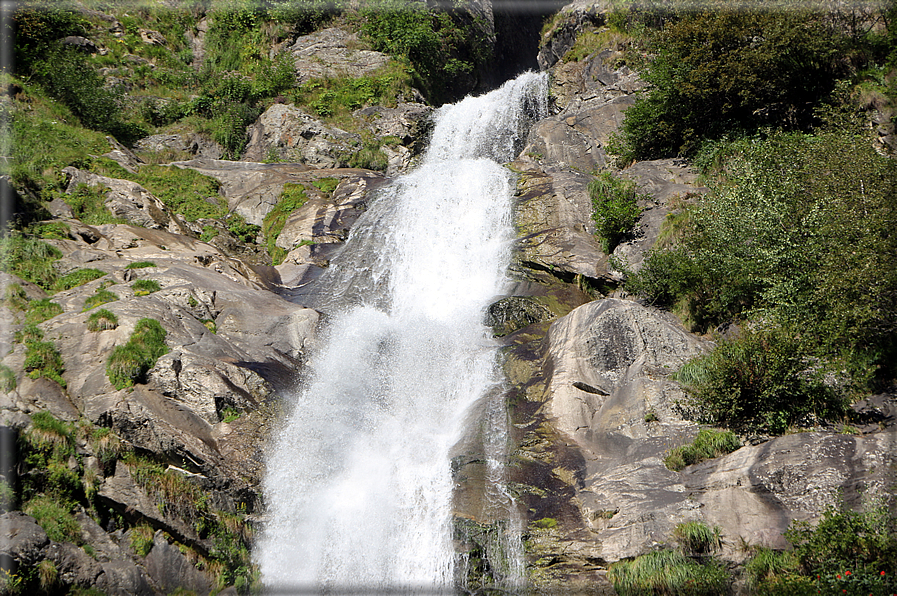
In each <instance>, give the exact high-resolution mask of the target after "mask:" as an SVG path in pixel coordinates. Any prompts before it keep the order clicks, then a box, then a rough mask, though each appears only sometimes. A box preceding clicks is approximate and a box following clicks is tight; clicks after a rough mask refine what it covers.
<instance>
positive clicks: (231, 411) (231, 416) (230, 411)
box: [221, 408, 240, 424]
mask: <svg viewBox="0 0 897 596" xmlns="http://www.w3.org/2000/svg"><path fill="white" fill-rule="evenodd" d="M221 413H222V414H223V415H224V417H223V418H222V419H221V421H222V422H224V423H225V424H230V423H231V422H233V421H234V420H236V419H238V418H239V417H240V411H239V410H237V409H235V408H224V409H223V410H221Z"/></svg>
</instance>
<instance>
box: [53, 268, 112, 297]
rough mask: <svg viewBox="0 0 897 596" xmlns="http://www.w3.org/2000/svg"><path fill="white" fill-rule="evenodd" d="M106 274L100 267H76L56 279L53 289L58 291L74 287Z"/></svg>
mask: <svg viewBox="0 0 897 596" xmlns="http://www.w3.org/2000/svg"><path fill="white" fill-rule="evenodd" d="M104 275H106V272H105V271H100V270H99V269H76V270H74V271H72V272H71V273H67V274H65V275H63V276H62V277H60V278H59V279H57V280H56V283H55V284H53V289H54V290H55V291H57V292H61V291H63V290H70V289H72V288H75V287H78V286H83V285H84V284H86V283H88V282H91V281H93V280H95V279H99V278H101V277H103V276H104Z"/></svg>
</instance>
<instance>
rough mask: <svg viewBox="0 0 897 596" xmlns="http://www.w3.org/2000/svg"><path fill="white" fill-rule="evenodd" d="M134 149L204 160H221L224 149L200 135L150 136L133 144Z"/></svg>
mask: <svg viewBox="0 0 897 596" xmlns="http://www.w3.org/2000/svg"><path fill="white" fill-rule="evenodd" d="M134 148H135V149H136V150H138V151H145V152H147V153H164V152H166V151H169V152H173V153H176V154H178V153H181V154H182V153H187V154H190V155H194V156H196V157H199V158H206V159H221V156H222V155H224V148H223V147H222V146H221V145H219V144H218V143H216V142H215V141H213V140H212V139H211V138H209V137H208V136H207V135H203V134H202V133H170V134H157V135H150V136H148V137H144V138H142V139H139V140H138V141H137V142H135V143H134Z"/></svg>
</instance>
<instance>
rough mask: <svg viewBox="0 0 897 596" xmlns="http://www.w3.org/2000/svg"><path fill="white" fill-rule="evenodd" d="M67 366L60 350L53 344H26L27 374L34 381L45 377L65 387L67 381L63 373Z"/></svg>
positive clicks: (35, 342)
mask: <svg viewBox="0 0 897 596" xmlns="http://www.w3.org/2000/svg"><path fill="white" fill-rule="evenodd" d="M64 370H65V365H64V364H63V362H62V356H60V355H59V350H57V349H56V346H55V345H53V343H52V342H48V341H40V340H30V341H27V342H25V372H26V373H28V376H29V377H30V378H32V379H38V378H40V377H44V378H46V379H50V380H51V381H56V382H57V383H59V385H60V386H61V387H63V388H64V387H65V386H66V384H65V379H63V378H62V372H63V371H64Z"/></svg>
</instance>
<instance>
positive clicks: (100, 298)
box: [81, 288, 118, 312]
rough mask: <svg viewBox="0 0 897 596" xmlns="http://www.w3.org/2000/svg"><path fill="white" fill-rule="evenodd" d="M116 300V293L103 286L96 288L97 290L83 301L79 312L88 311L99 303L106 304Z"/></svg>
mask: <svg viewBox="0 0 897 596" xmlns="http://www.w3.org/2000/svg"><path fill="white" fill-rule="evenodd" d="M116 300H118V294H115V293H114V292H110V291H109V290H107V289H105V288H97V291H96V292H95V293H94V294H93V295H91V296H88V297H87V299H86V300H85V301H84V308H82V309H81V312H85V311H88V310H90V309H92V308H94V307H96V306H99V305H101V304H106V303H107V302H115V301H116ZM106 312H109V311H106Z"/></svg>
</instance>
